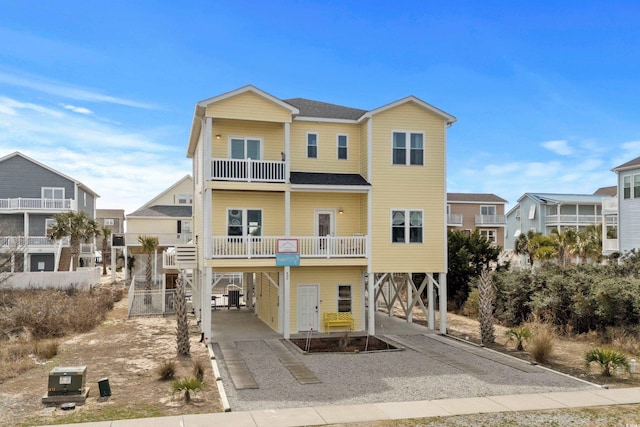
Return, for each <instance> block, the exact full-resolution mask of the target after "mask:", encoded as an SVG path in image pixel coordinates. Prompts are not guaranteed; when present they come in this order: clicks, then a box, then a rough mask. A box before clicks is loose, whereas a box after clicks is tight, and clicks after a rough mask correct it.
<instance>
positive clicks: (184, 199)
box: [178, 194, 193, 205]
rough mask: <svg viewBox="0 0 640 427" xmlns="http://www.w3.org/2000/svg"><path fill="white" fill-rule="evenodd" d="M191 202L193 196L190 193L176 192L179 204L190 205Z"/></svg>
mask: <svg viewBox="0 0 640 427" xmlns="http://www.w3.org/2000/svg"><path fill="white" fill-rule="evenodd" d="M192 203H193V197H192V196H191V194H178V204H179V205H190V204H192Z"/></svg>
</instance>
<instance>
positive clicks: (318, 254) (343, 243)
mask: <svg viewBox="0 0 640 427" xmlns="http://www.w3.org/2000/svg"><path fill="white" fill-rule="evenodd" d="M283 238H284V237H275V236H265V237H238V236H213V239H212V243H213V247H212V252H211V253H212V254H213V258H275V257H276V253H277V245H278V239H283ZM286 238H287V239H297V240H298V253H299V254H300V258H363V257H364V258H366V257H367V236H335V237H334V236H326V237H313V236H305V237H286Z"/></svg>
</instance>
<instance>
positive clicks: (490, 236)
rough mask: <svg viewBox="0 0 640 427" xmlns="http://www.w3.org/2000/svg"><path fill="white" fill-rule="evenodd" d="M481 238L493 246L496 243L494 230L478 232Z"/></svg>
mask: <svg viewBox="0 0 640 427" xmlns="http://www.w3.org/2000/svg"><path fill="white" fill-rule="evenodd" d="M478 231H479V232H480V235H481V236H484V237H486V238H487V240H488V241H490V242H491V243H493V244H494V245H495V244H496V243H497V242H498V238H497V233H496V230H483V229H481V230H478Z"/></svg>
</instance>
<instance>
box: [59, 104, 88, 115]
mask: <svg viewBox="0 0 640 427" xmlns="http://www.w3.org/2000/svg"><path fill="white" fill-rule="evenodd" d="M59 105H61V106H62V108H64V109H65V110H70V111H73V112H74V113H78V114H93V111H91V110H89V109H88V108H85V107H76V106H75V105H70V104H59Z"/></svg>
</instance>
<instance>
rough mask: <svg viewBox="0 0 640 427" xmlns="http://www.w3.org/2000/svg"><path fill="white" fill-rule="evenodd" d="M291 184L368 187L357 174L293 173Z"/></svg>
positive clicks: (365, 181) (364, 180)
mask: <svg viewBox="0 0 640 427" xmlns="http://www.w3.org/2000/svg"><path fill="white" fill-rule="evenodd" d="M291 184H306V185H367V186H370V185H371V184H369V183H368V182H367V180H366V179H364V178H363V177H362V176H361V175H358V174H357V173H318V172H291Z"/></svg>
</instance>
